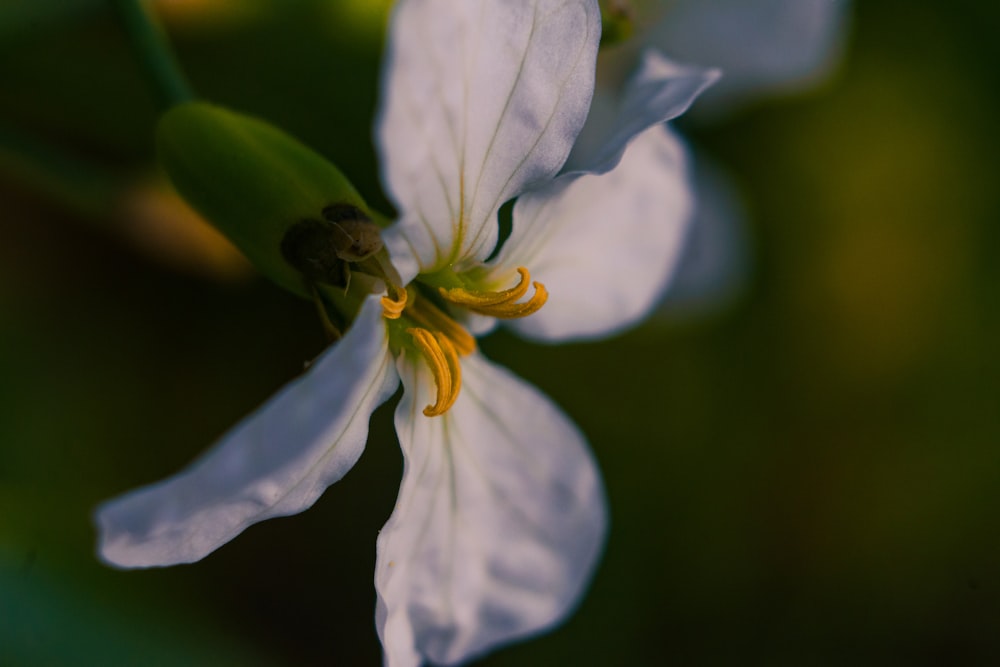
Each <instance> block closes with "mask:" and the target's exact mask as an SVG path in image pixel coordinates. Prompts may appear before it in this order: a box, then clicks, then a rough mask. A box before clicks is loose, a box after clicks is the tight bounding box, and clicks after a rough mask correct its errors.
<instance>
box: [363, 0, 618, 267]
mask: <svg viewBox="0 0 1000 667" xmlns="http://www.w3.org/2000/svg"><path fill="white" fill-rule="evenodd" d="M599 33H600V12H599V10H598V8H597V3H596V2H595V0H521V1H519V2H506V1H504V0H462V1H461V2H455V1H454V0H401V1H400V2H398V3H397V5H396V9H395V12H394V14H393V17H392V21H391V28H390V35H389V48H388V55H387V57H386V65H385V70H384V72H385V75H384V94H385V100H384V107H383V109H382V114H381V117H380V119H379V122H378V142H379V146H380V150H381V155H382V159H383V164H384V165H385V171H384V174H383V177H384V180H385V183H386V189H387V190H388V191H389V192H390V193H391V194H392V196H393V198H394V200H395V203H396V205H397V208H398V209H399V210H400V212H401V220H400V221H399V223H397V224H398V225H399V226H400V229H399V230H398V231H397V232H396V233H399V232H401V233H402V234H403V235H404V236H405V237H406V240H407V241H408V242H409V244H410V245H411V246H412V251H413V254H414V255H416V256H417V257H418V258H419V261H420V265H421V269H422V270H423V271H425V272H426V271H431V270H434V269H437V268H442V267H444V266H445V265H447V264H448V263H450V262H456V263H458V264H459V268H462V261H463V260H469V259H475V258H479V259H485V258H486V257H487V256H489V254H490V253H491V252H492V250H493V247H494V246H495V244H496V238H497V221H496V212H497V210H498V209H499V207H500V205H501V204H503V203H504V202H505V201H506V200H508V199H510V198H511V197H513V196H515V195H517V194H518V193H520V192H521V191H522V190H523V189H525V188H526V187H528V186H529V185H531V184H533V183H536V182H538V181H541V180H545V179H548V178H551V177H552V176H553V175H554V174H555V173H557V172H558V170H559V168H560V167H561V166H562V164H563V162H565V160H566V156H567V155H568V154H569V150H570V147H571V146H572V144H573V141H574V139H575V138H576V135H577V133H578V132H579V130H580V128H581V127H582V125H583V122H584V119H585V118H586V114H587V107H588V106H589V104H590V97H591V94H592V93H593V85H594V64H595V59H596V55H597V45H598V40H599Z"/></svg>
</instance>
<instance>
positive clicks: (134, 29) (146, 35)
mask: <svg viewBox="0 0 1000 667" xmlns="http://www.w3.org/2000/svg"><path fill="white" fill-rule="evenodd" d="M111 4H112V6H113V7H114V9H115V10H116V11H117V13H118V17H119V20H120V21H121V23H122V26H123V27H124V28H125V32H126V34H127V35H128V38H129V42H131V45H132V49H133V51H134V52H135V54H136V56H137V57H138V59H139V63H140V65H141V67H142V70H143V74H144V75H145V77H146V79H147V80H148V81H149V83H150V84H151V86H152V88H153V94H154V95H155V96H156V105H157V107H158V108H159V110H160V111H166V110H167V109H169V108H170V107H172V106H174V105H177V104H180V103H182V102H187V101H189V100H192V99H194V97H195V96H194V93H193V92H192V91H191V87H190V86H189V85H188V83H187V81H186V80H185V78H184V75H183V74H182V73H181V70H180V67H179V66H178V64H177V59H176V58H175V57H174V54H173V51H171V49H170V45H169V44H168V42H167V36H166V33H164V31H163V29H162V28H161V27H160V25H159V24H158V23H157V22H156V20H155V18H154V17H153V16H152V15H151V14H150V13H149V11H148V10H147V9H146V7H145V6H144V5H143V2H142V0H112V2H111Z"/></svg>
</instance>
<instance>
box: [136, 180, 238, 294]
mask: <svg viewBox="0 0 1000 667" xmlns="http://www.w3.org/2000/svg"><path fill="white" fill-rule="evenodd" d="M117 217H118V219H119V220H120V228H121V231H122V233H123V235H124V236H125V237H126V238H127V239H128V240H129V241H130V242H131V243H132V244H133V245H134V246H136V247H137V248H138V249H139V250H140V251H142V252H143V253H145V254H146V255H148V256H150V257H152V258H153V259H155V260H157V261H159V262H161V263H163V264H165V265H167V266H170V267H171V268H174V269H177V270H180V271H184V272H186V273H191V274H194V275H199V276H202V277H205V278H211V279H214V280H221V281H226V282H233V281H237V280H241V279H246V278H247V277H249V276H250V275H252V274H253V268H252V266H251V265H250V262H249V261H247V259H246V258H245V257H244V256H243V254H242V253H241V252H240V251H239V250H237V249H236V247H235V246H234V245H233V244H232V243H230V242H229V240H228V239H226V237H224V236H223V235H222V234H221V233H219V232H218V231H217V230H216V229H215V228H214V227H212V226H211V225H210V224H209V223H208V222H207V221H206V220H205V219H204V218H202V217H201V216H200V215H199V214H198V213H197V212H196V211H194V210H193V209H192V208H191V207H190V206H188V205H187V203H186V202H185V201H184V200H183V199H181V198H180V197H179V196H178V195H177V194H176V193H175V192H174V191H173V190H172V189H171V188H170V186H169V185H168V184H167V183H166V182H164V181H163V180H159V179H154V178H151V179H149V180H146V181H143V182H141V183H139V184H137V185H135V186H133V187H132V188H129V189H128V190H127V191H126V192H125V193H124V195H123V196H122V197H121V199H120V202H119V207H118V216H117Z"/></svg>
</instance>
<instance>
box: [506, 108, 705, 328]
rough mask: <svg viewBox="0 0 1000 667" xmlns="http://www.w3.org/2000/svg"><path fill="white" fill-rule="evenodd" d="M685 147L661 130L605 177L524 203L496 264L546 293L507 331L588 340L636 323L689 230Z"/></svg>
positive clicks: (570, 179) (573, 177)
mask: <svg viewBox="0 0 1000 667" xmlns="http://www.w3.org/2000/svg"><path fill="white" fill-rule="evenodd" d="M692 203H693V202H692V194H691V189H690V186H689V184H688V176H687V159H686V154H685V151H684V147H683V145H682V144H681V142H680V140H678V139H677V137H676V136H674V135H673V134H672V133H670V131H669V130H668V129H667V127H666V126H665V125H657V126H655V127H652V128H650V129H648V130H646V131H645V132H644V133H643V134H641V135H640V136H639V137H638V138H636V139H635V141H633V142H632V144H631V145H630V146H629V148H628V151H627V152H626V153H625V156H624V157H623V158H622V160H621V162H619V163H618V166H617V167H616V168H615V169H614V170H612V171H610V172H608V173H607V174H603V175H592V174H583V175H579V174H567V175H566V176H563V177H560V178H559V179H558V180H557V181H556V182H555V183H554V184H553V185H552V186H551V187H549V188H547V189H545V190H543V191H538V192H531V193H528V194H526V195H523V196H521V197H520V198H519V199H518V200H517V204H516V205H515V206H514V224H515V226H517V225H523V226H524V228H525V229H526V230H527V231H526V232H525V233H524V234H523V235H521V236H519V237H518V238H516V239H515V237H514V235H513V234H512V235H511V238H510V240H508V242H507V244H506V245H505V246H504V248H503V251H502V252H501V255H500V257H499V258H498V259H497V266H498V267H500V266H503V267H512V266H526V267H528V269H529V270H530V271H531V275H532V279H534V280H537V281H539V282H541V283H543V284H544V285H545V286H546V288H547V289H548V291H549V300H548V302H547V303H546V304H545V305H544V306H543V307H542V309H541V310H539V311H538V312H537V313H535V314H533V315H530V316H529V317H526V318H524V319H520V320H511V321H509V322H508V325H509V326H511V327H513V328H514V329H515V330H517V331H518V332H519V333H521V334H522V335H524V336H527V337H529V338H534V339H539V340H545V341H558V340H565V339H571V338H594V337H599V336H604V335H607V334H609V333H612V332H614V331H616V330H619V329H622V328H624V327H627V326H629V325H631V324H633V323H635V322H636V321H637V320H639V319H640V318H642V317H643V316H644V315H645V314H646V313H647V312H648V311H649V310H650V309H651V308H652V307H653V305H654V304H655V303H656V301H657V299H658V298H659V297H660V296H661V295H662V293H663V290H664V288H665V287H666V285H667V283H668V281H669V279H670V278H671V276H672V274H673V272H674V269H675V268H676V265H677V260H678V258H679V250H680V248H681V247H682V244H683V241H684V235H685V232H686V231H687V228H688V225H689V223H690V218H691V212H692Z"/></svg>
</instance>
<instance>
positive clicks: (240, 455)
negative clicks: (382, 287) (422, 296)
mask: <svg viewBox="0 0 1000 667" xmlns="http://www.w3.org/2000/svg"><path fill="white" fill-rule="evenodd" d="M392 361H393V359H392V356H391V355H390V354H389V350H388V342H387V338H386V328H385V324H384V323H383V320H382V307H381V304H380V303H379V301H378V298H377V297H373V298H372V299H370V300H369V301H368V303H366V304H365V306H364V307H363V309H362V310H361V312H360V314H359V315H358V318H357V319H356V320H355V322H354V324H353V326H352V327H351V329H350V330H349V331H348V332H347V334H346V335H345V336H344V338H343V340H341V341H340V342H339V343H337V344H336V345H335V346H333V347H332V348H331V349H330V350H328V351H326V352H324V353H323V355H322V356H320V357H319V358H318V359H317V360H316V361H315V362H314V363H313V364H312V366H311V367H310V368H309V370H308V371H307V372H306V373H305V374H304V375H303V376H302V377H300V378H298V379H297V380H294V381H293V382H291V383H290V384H288V385H287V386H286V387H285V388H284V389H282V390H281V391H280V392H278V394H277V395H275V396H274V397H272V398H271V399H270V400H269V401H268V402H267V403H265V404H264V405H263V406H261V407H260V408H259V409H258V410H257V411H256V412H254V413H253V414H251V415H250V416H248V417H246V418H245V419H244V420H243V421H242V422H241V423H240V424H238V425H237V426H236V427H234V428H233V429H232V430H231V431H229V433H227V434H226V435H224V436H223V437H222V440H221V441H219V442H218V443H217V444H216V445H215V446H214V447H213V448H212V449H211V450H209V451H208V452H207V453H206V454H205V455H204V456H202V457H201V458H200V459H199V460H197V461H196V462H195V463H194V464H193V465H191V466H190V467H189V468H188V469H187V470H185V471H183V472H181V473H180V474H178V475H176V476H174V477H171V478H170V479H167V480H164V481H162V482H159V483H157V484H153V485H151V486H147V487H144V488H141V489H138V490H136V491H132V492H131V493H127V494H125V495H124V496H121V497H120V498H117V499H114V500H111V501H109V502H106V503H104V504H103V505H101V506H100V507H99V508H98V510H97V512H96V522H97V525H98V528H99V532H100V545H99V552H100V555H101V557H102V558H103V559H104V560H105V561H107V562H108V563H110V564H112V565H117V566H119V567H151V566H161V565H174V564H177V563H190V562H193V561H196V560H199V559H201V558H203V557H205V556H206V555H208V554H209V553H211V552H212V551H214V550H215V549H217V548H218V547H220V546H222V545H223V544H225V543H226V542H228V541H229V540H231V539H233V538H234V537H235V536H236V535H238V534H239V533H240V532H242V531H243V529H245V528H246V527H247V526H250V525H251V524H253V523H256V522H258V521H263V520H264V519H269V518H272V517H276V516H286V515H289V514H295V513H297V512H301V511H302V510H304V509H306V508H308V507H309V506H311V505H312V504H313V503H314V502H315V501H316V499H317V498H319V496H320V495H321V494H322V493H323V491H324V490H325V489H326V487H328V486H329V485H330V484H332V483H334V482H336V481H337V480H338V479H340V478H341V477H343V476H344V474H345V473H346V472H347V471H348V470H350V468H351V467H352V466H353V465H354V463H355V462H356V461H357V460H358V457H359V456H360V455H361V452H362V451H363V450H364V445H365V440H366V439H367V437H368V418H369V417H370V415H371V413H372V411H373V410H374V409H375V408H376V407H377V406H378V405H379V404H381V403H383V402H384V401H385V400H387V399H388V398H389V397H390V396H391V395H392V393H393V392H394V391H395V389H396V387H397V386H398V384H399V380H398V376H397V374H396V370H395V367H394V364H393V363H392Z"/></svg>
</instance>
